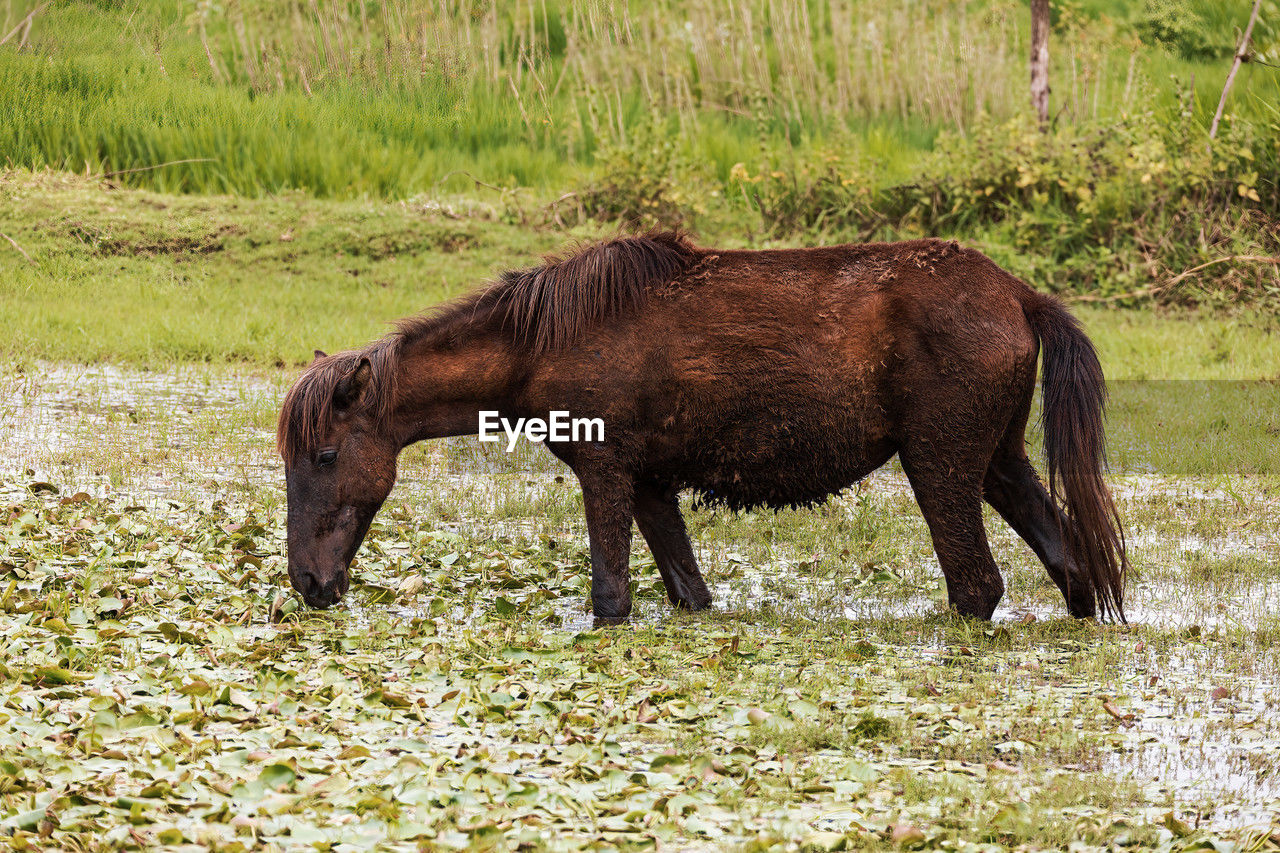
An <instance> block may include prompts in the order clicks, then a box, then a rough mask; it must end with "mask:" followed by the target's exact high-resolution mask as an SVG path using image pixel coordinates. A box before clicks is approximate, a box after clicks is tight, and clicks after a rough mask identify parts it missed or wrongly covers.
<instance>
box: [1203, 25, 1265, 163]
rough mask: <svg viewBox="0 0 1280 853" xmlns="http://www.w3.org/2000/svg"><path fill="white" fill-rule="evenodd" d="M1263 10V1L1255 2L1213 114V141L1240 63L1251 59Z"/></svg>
mask: <svg viewBox="0 0 1280 853" xmlns="http://www.w3.org/2000/svg"><path fill="white" fill-rule="evenodd" d="M1261 8H1262V0H1253V12H1252V13H1251V14H1250V15H1249V26H1247V27H1245V28H1244V37H1243V38H1242V39H1240V46H1239V47H1238V48H1236V56H1235V59H1234V60H1233V61H1232V62H1231V71H1230V72H1229V73H1228V74H1227V83H1226V85H1225V86H1223V87H1222V97H1221V98H1220V99H1218V111H1217V112H1216V113H1214V114H1213V124H1211V125H1209V139H1211V140H1212V139H1213V138H1214V137H1215V136H1217V134H1218V123H1219V122H1221V121H1222V111H1223V110H1225V109H1226V108H1227V94H1228V93H1229V92H1230V91H1231V84H1232V83H1234V82H1235V80H1236V72H1237V71H1239V70H1240V63H1242V62H1244V61H1245V60H1246V59H1248V58H1249V39H1251V38H1252V37H1253V25H1254V24H1256V23H1257V22H1258V10H1259V9H1261ZM1210 147H1212V146H1210Z"/></svg>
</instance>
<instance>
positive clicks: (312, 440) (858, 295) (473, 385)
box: [278, 233, 1126, 620]
mask: <svg viewBox="0 0 1280 853" xmlns="http://www.w3.org/2000/svg"><path fill="white" fill-rule="evenodd" d="M1041 348H1043V350H1044V367H1043V377H1042V382H1043V395H1044V415H1043V422H1044V439H1045V450H1046V455H1047V461H1048V467H1049V489H1048V490H1047V491H1046V489H1045V488H1044V486H1042V485H1041V482H1040V480H1039V478H1038V477H1037V475H1036V472H1035V470H1034V469H1033V468H1032V466H1031V464H1030V462H1029V461H1028V460H1027V454H1026V451H1025V440H1024V430H1025V428H1026V424H1027V418H1028V413H1029V412H1030V410H1031V401H1032V395H1033V392H1034V388H1035V378H1036V358H1037V353H1038V351H1039V350H1040V349H1041ZM1104 397H1105V386H1104V382H1103V377H1102V369H1101V367H1100V366H1099V364H1098V359H1097V356H1096V355H1095V353H1094V350H1093V347H1092V345H1091V344H1090V343H1089V340H1088V338H1086V337H1085V335H1084V333H1083V332H1082V331H1081V329H1080V326H1079V325H1078V323H1077V322H1076V321H1075V319H1074V318H1073V317H1072V316H1071V315H1070V314H1068V313H1067V311H1066V310H1065V309H1064V308H1063V307H1062V305H1060V304H1059V303H1058V302H1057V301H1056V300H1055V299H1053V298H1051V297H1049V296H1045V295H1042V294H1039V293H1037V292H1035V291H1034V290H1032V289H1031V288H1030V287H1028V286H1027V285H1026V284H1024V283H1023V282H1021V281H1019V280H1018V279H1017V278H1014V277H1013V276H1012V275H1010V274H1008V273H1007V272H1005V271H1004V270H1002V269H1000V268H999V267H997V266H996V265H995V264H994V263H992V262H991V260H990V259H988V258H987V257H985V256H984V255H982V254H980V253H979V252H976V251H974V250H972V249H963V248H961V247H960V246H958V245H956V244H955V243H944V242H940V241H937V240H920V241H915V242H906V243H873V244H865V245H847V246H834V247H830V248H815V249H794V250H777V251H720V250H710V249H704V248H699V247H696V246H694V245H693V244H691V243H690V242H689V241H688V240H687V239H685V238H684V237H683V236H681V235H678V234H670V233H658V234H649V235H645V236H638V237H627V238H622V239H616V240H612V241H609V242H604V243H600V244H597V245H594V246H590V247H587V248H585V249H583V250H581V251H580V252H578V253H577V254H574V255H571V256H568V257H565V258H563V259H560V260H554V259H552V260H548V261H547V262H546V263H545V264H544V265H542V266H540V267H536V268H533V269H528V270H524V271H518V272H508V273H506V274H504V275H503V276H501V278H500V279H499V280H498V281H497V282H495V283H494V284H493V285H492V286H490V287H488V288H487V289H483V290H481V291H478V292H476V293H474V294H472V295H470V296H467V297H465V298H463V299H461V300H459V301H455V302H453V303H450V304H447V305H445V306H444V307H443V308H441V309H440V310H438V311H437V312H435V313H433V314H431V315H429V316H424V317H417V318H413V319H409V320H406V321H403V322H402V323H401V324H400V325H399V328H398V330H397V331H396V332H395V333H393V334H391V335H389V336H388V337H386V338H384V339H382V340H379V341H376V342H374V343H372V344H370V345H369V346H367V347H365V348H364V349H362V350H355V351H351V352H343V353H339V354H337V355H332V356H325V355H324V354H323V353H319V352H317V357H316V361H315V362H314V363H313V364H312V365H311V366H310V368H308V369H307V370H306V372H305V373H303V374H302V376H301V377H299V379H298V380H297V382H295V383H294V385H293V387H292V388H291V389H290V390H289V393H288V395H287V396H286V397H285V401H284V406H283V410H282V411H281V413H280V423H279V430H278V441H279V448H280V451H281V454H282V455H283V457H284V461H285V466H286V480H287V484H288V502H289V510H288V546H289V577H290V579H291V580H292V582H293V586H294V588H295V589H297V590H298V591H299V592H300V593H301V594H302V597H303V598H304V599H305V600H306V602H307V603H308V604H309V605H311V606H313V607H327V606H329V605H331V604H333V603H334V602H335V601H337V600H338V599H339V598H340V597H341V596H342V594H343V593H344V592H345V591H346V589H347V583H348V580H347V570H348V566H349V565H350V563H351V560H352V558H353V557H354V556H355V553H356V551H357V549H358V548H359V547H360V543H361V542H362V541H363V539H364V536H365V533H366V531H367V530H368V529H369V524H370V522H371V521H372V519H373V516H374V514H375V513H376V512H377V511H378V509H379V507H381V505H382V503H383V501H384V500H385V499H386V497H387V494H388V493H389V492H390V491H391V487H392V484H393V483H394V481H395V477H396V456H397V454H398V453H399V452H400V450H401V448H403V447H405V446H407V445H409V444H412V443H414V442H416V441H422V440H423V439H428V438H439V437H443V436H450V435H468V434H476V433H477V432H478V430H479V426H478V422H479V418H480V417H481V414H480V413H481V412H482V411H486V410H490V411H496V412H498V413H499V415H500V416H501V417H503V418H507V419H509V420H510V421H512V422H514V421H515V420H516V419H517V418H522V417H538V418H544V419H546V418H548V416H549V414H550V413H552V412H555V411H561V412H567V413H569V414H570V415H572V416H573V417H575V418H576V417H588V418H599V419H600V420H601V421H602V422H603V424H604V436H603V440H600V437H599V436H598V435H596V436H594V437H593V440H590V441H585V440H579V441H560V440H547V441H546V445H547V448H548V449H549V450H550V451H551V452H552V453H553V454H555V455H556V456H557V457H559V458H560V459H561V460H563V461H564V462H565V463H566V464H567V465H568V466H569V467H570V468H571V469H572V470H573V472H574V473H575V474H576V475H577V477H578V481H579V483H580V484H581V486H582V494H583V501H584V504H585V507H586V520H587V533H588V537H589V539H590V545H591V601H592V605H593V607H594V610H595V614H596V616H597V618H621V617H625V616H627V615H628V614H629V613H630V611H631V595H630V589H629V578H628V557H629V552H630V543H631V525H632V522H633V521H634V522H635V524H636V525H637V526H638V527H639V528H640V533H641V535H643V536H644V538H645V541H646V542H647V543H648V545H649V548H650V549H651V550H652V551H653V556H654V560H655V561H656V562H657V565H658V569H659V571H660V572H661V574H662V579H663V582H664V583H665V584H666V588H667V594H668V596H669V598H670V599H671V601H672V603H673V604H675V605H676V606H679V607H686V608H689V609H691V610H698V609H701V608H704V607H707V606H708V605H709V604H710V601H711V596H710V594H709V593H708V591H707V587H706V584H705V583H703V580H702V576H701V575H700V574H699V572H698V565H697V563H696V561H695V559H694V554H693V549H692V547H691V545H690V543H689V537H688V535H687V534H686V532H685V526H684V520H683V519H682V518H681V515H680V508H679V503H678V500H677V495H678V494H679V492H680V491H681V490H685V489H688V490H692V491H693V492H694V493H695V494H696V495H697V497H698V499H699V500H701V501H704V502H710V503H721V504H724V505H727V506H729V507H731V508H733V509H741V508H744V507H752V506H768V507H774V508H777V507H783V506H798V505H807V504H814V503H818V502H820V501H823V500H825V499H826V498H827V497H828V496H830V495H832V494H835V493H836V492H839V491H840V490H841V489H844V488H846V487H848V486H850V485H851V484H853V483H855V482H857V481H858V480H859V479H861V478H862V477H865V476H867V475H868V474H869V473H871V472H872V471H874V470H875V469H876V468H879V467H880V466H881V465H883V464H884V463H885V462H887V461H888V460H889V459H890V458H891V457H892V456H893V455H894V454H895V453H897V454H898V457H899V459H901V461H902V467H903V469H904V470H905V471H906V473H907V477H908V478H909V480H910V482H911V487H912V489H913V490H914V492H915V496H916V500H917V501H918V502H919V504H920V509H921V511H922V512H923V514H924V518H925V521H927V522H928V525H929V531H930V533H931V534H932V537H933V545H934V550H935V551H936V552H937V555H938V562H939V563H940V564H941V566H942V572H943V574H944V575H945V576H946V581H947V594H948V597H949V599H950V602H951V605H952V606H953V607H954V608H955V610H957V611H958V612H959V613H961V614H965V615H969V616H976V617H980V618H983V619H988V618H990V617H991V614H992V612H993V611H994V610H995V607H996V604H997V603H998V602H999V601H1000V598H1001V596H1002V595H1003V593H1004V582H1003V580H1002V579H1001V577H1000V572H999V570H998V569H997V568H996V564H995V562H994V560H992V558H991V552H990V550H989V548H988V545H987V537H986V531H985V529H984V528H983V520H982V501H983V500H984V499H985V500H986V501H987V502H988V503H990V504H991V505H992V506H993V507H995V508H996V510H997V511H999V513H1000V514H1001V515H1002V516H1004V518H1005V520H1006V521H1008V522H1009V524H1010V525H1012V527H1013V529H1014V530H1016V531H1017V532H1018V534H1019V535H1020V536H1021V537H1022V538H1023V539H1025V540H1026V541H1027V543H1028V544H1029V545H1030V546H1031V548H1032V549H1033V550H1034V551H1035V553H1036V556H1038V557H1039V558H1040V560H1041V561H1042V562H1043V563H1044V565H1045V567H1046V568H1047V569H1048V571H1049V575H1050V577H1052V578H1053V581H1054V583H1056V584H1057V586H1058V588H1059V589H1060V590H1061V591H1062V595H1063V597H1064V598H1065V599H1066V603H1067V609H1068V610H1069V611H1070V613H1072V614H1073V615H1075V616H1082V617H1089V616H1094V615H1097V614H1098V613H1099V611H1101V615H1103V616H1105V615H1107V614H1108V613H1109V614H1111V615H1112V616H1114V617H1116V618H1119V619H1121V620H1123V618H1124V611H1123V601H1122V599H1123V590H1124V576H1125V569H1126V560H1125V547H1124V538H1123V535H1122V533H1121V531H1120V525H1119V518H1118V517H1117V514H1116V510H1115V506H1114V504H1113V502H1112V500H1111V495H1110V493H1109V492H1108V490H1107V486H1106V484H1105V482H1104V481H1103V478H1102V467H1103V464H1104V458H1103V431H1102V406H1103V401H1104Z"/></svg>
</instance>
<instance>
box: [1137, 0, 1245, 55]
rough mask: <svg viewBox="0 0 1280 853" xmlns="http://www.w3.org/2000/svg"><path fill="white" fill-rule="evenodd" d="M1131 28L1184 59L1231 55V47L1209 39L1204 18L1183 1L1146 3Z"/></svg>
mask: <svg viewBox="0 0 1280 853" xmlns="http://www.w3.org/2000/svg"><path fill="white" fill-rule="evenodd" d="M1134 28H1135V29H1136V30H1137V31H1138V34H1139V35H1140V36H1142V37H1143V38H1144V39H1145V40H1147V41H1150V42H1154V43H1157V44H1162V45H1164V46H1165V47H1167V48H1168V49H1169V50H1172V51H1174V52H1175V53H1177V54H1179V55H1181V56H1183V57H1185V58H1186V59H1211V58H1214V57H1217V56H1221V55H1223V54H1224V52H1225V54H1226V55H1228V56H1229V55H1230V54H1231V48H1232V45H1230V44H1221V43H1218V42H1216V41H1215V40H1213V39H1212V38H1211V37H1210V36H1209V34H1208V32H1207V30H1208V27H1207V24H1206V22H1205V20H1204V18H1202V17H1201V16H1200V15H1199V14H1197V13H1196V11H1195V9H1193V8H1192V7H1191V5H1190V4H1189V3H1188V2H1186V0H1147V2H1146V3H1145V4H1144V6H1143V10H1142V12H1141V14H1139V16H1138V18H1137V20H1136V21H1135V24H1134Z"/></svg>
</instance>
